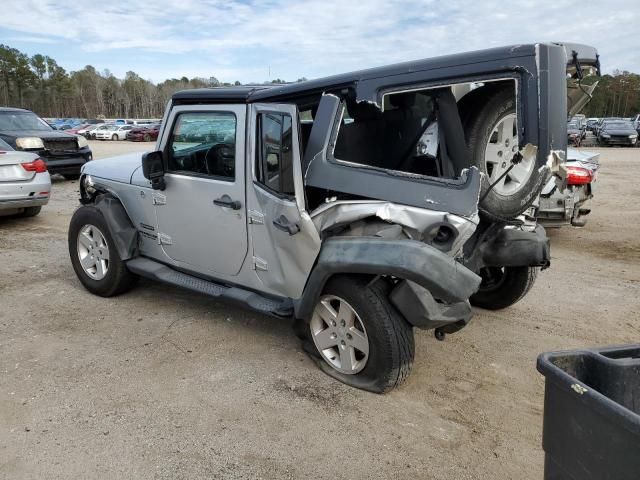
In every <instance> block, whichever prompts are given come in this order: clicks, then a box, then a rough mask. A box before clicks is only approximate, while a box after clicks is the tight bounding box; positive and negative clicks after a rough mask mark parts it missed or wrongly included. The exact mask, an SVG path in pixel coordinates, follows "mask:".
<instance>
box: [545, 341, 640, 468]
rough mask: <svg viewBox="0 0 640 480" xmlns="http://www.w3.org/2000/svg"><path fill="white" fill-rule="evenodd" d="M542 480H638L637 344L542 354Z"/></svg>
mask: <svg viewBox="0 0 640 480" xmlns="http://www.w3.org/2000/svg"><path fill="white" fill-rule="evenodd" d="M538 371H539V372H540V373H541V374H543V375H544V376H545V377H546V385H545V394H544V425H543V432H542V446H543V448H544V451H545V461H544V478H545V480H578V479H579V480H639V479H640V345H632V346H624V347H608V348H599V349H593V350H580V351H573V352H551V353H543V354H542V355H540V356H539V357H538Z"/></svg>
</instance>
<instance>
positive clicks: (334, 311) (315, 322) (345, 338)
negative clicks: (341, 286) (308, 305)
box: [310, 295, 369, 375]
mask: <svg viewBox="0 0 640 480" xmlns="http://www.w3.org/2000/svg"><path fill="white" fill-rule="evenodd" d="M310 328H311V337H312V338H313V343H314V344H315V346H316V348H317V349H318V352H320V355H322V358H323V359H324V360H325V361H326V362H327V363H328V364H329V365H331V366H332V367H333V368H335V369H336V370H337V371H339V372H341V373H346V374H348V375H355V374H356V373H358V372H360V371H361V370H362V369H363V368H364V367H365V365H366V364H367V360H368V358H369V337H368V336H367V331H366V329H365V328H364V324H363V323H362V320H361V319H360V317H359V316H358V314H357V313H356V311H355V310H354V309H353V307H352V306H351V305H349V304H348V303H347V302H346V301H345V300H343V299H342V298H340V297H337V296H335V295H324V296H322V297H321V298H320V301H319V302H318V305H317V306H316V308H315V309H314V311H313V316H312V317H311V324H310Z"/></svg>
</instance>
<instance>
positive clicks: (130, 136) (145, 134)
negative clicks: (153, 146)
mask: <svg viewBox="0 0 640 480" xmlns="http://www.w3.org/2000/svg"><path fill="white" fill-rule="evenodd" d="M158 132H160V124H154V125H145V126H140V127H135V128H132V129H131V130H129V131H128V132H127V140H131V141H132V142H151V141H153V140H157V139H158Z"/></svg>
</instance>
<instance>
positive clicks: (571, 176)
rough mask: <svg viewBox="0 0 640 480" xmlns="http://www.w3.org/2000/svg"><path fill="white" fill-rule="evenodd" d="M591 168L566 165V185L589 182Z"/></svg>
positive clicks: (591, 175)
mask: <svg viewBox="0 0 640 480" xmlns="http://www.w3.org/2000/svg"><path fill="white" fill-rule="evenodd" d="M592 178H593V174H592V173H591V170H589V169H586V168H582V167H567V185H584V184H586V183H591V180H592Z"/></svg>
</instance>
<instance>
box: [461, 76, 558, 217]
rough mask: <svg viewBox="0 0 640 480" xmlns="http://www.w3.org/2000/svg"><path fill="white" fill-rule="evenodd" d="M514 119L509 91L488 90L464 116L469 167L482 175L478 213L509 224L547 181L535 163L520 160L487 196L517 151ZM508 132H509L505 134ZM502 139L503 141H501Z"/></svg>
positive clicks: (527, 206)
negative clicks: (491, 186)
mask: <svg viewBox="0 0 640 480" xmlns="http://www.w3.org/2000/svg"><path fill="white" fill-rule="evenodd" d="M515 118H516V106H515V96H514V93H513V89H511V88H506V89H505V88H502V89H499V90H497V91H491V90H489V93H488V94H487V95H486V96H484V97H483V98H482V99H480V98H477V99H476V101H475V102H474V103H473V108H471V109H468V111H467V113H466V115H465V122H464V130H465V136H466V140H467V146H468V148H469V152H470V155H471V165H472V166H476V167H478V169H479V170H480V171H481V172H482V173H484V175H483V176H482V185H481V193H480V198H481V202H480V210H481V212H484V213H486V214H488V216H489V217H490V218H496V219H502V220H508V219H512V218H515V217H517V216H518V215H520V214H522V213H523V212H524V211H526V210H527V208H529V206H530V205H531V203H533V201H534V200H535V199H536V198H537V196H538V194H539V193H540V191H541V190H542V188H543V186H544V183H545V180H546V173H544V171H543V173H541V172H539V171H538V165H536V161H535V159H529V160H527V159H523V160H522V161H521V162H520V163H519V164H517V165H516V166H515V167H514V168H513V169H512V170H511V171H510V172H509V173H507V174H506V176H504V177H503V180H501V181H500V182H499V183H498V184H497V185H496V186H495V187H494V188H493V189H492V190H491V191H489V193H487V191H488V190H489V186H490V185H491V184H492V183H494V182H496V181H497V180H498V179H499V178H500V177H501V176H502V174H503V173H504V172H505V169H506V168H508V167H509V166H510V164H511V158H513V155H514V154H515V153H516V152H517V151H518V148H519V145H518V143H517V142H518V135H517V131H516V129H517V126H516V125H517V122H515ZM511 122H514V123H511ZM501 124H502V125H503V127H504V128H502V130H501V129H500V125H501ZM512 125H513V126H512ZM510 128H511V129H512V130H511V131H508V130H509V129H510ZM501 136H502V137H504V138H503V139H500V137H501ZM501 142H502V143H501ZM497 155H499V156H497Z"/></svg>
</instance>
